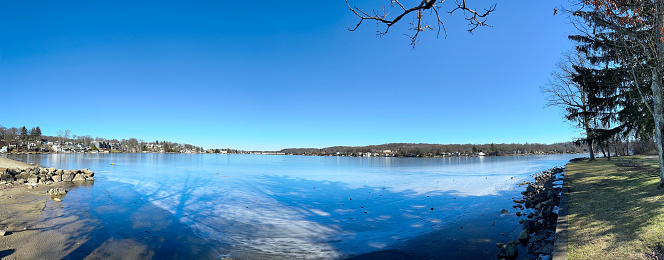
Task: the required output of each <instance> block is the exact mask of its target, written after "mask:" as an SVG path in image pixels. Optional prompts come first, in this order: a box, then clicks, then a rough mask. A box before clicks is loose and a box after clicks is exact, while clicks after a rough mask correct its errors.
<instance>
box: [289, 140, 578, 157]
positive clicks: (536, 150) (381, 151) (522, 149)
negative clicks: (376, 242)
mask: <svg viewBox="0 0 664 260" xmlns="http://www.w3.org/2000/svg"><path fill="white" fill-rule="evenodd" d="M280 152H283V153H286V154H296V155H346V156H396V157H436V156H477V155H488V156H491V155H495V156H502V155H529V154H561V153H582V152H584V149H583V148H582V147H579V146H576V145H574V144H573V143H572V142H565V143H555V144H528V143H526V144H422V143H420V144H412V143H390V144H381V145H369V146H333V147H327V148H320V149H319V148H287V149H283V150H281V151H280Z"/></svg>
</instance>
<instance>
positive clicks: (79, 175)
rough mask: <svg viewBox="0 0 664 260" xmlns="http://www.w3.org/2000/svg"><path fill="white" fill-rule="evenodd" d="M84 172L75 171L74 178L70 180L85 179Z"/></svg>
mask: <svg viewBox="0 0 664 260" xmlns="http://www.w3.org/2000/svg"><path fill="white" fill-rule="evenodd" d="M85 178H86V177H85V174H83V173H77V174H76V176H74V179H72V181H85Z"/></svg>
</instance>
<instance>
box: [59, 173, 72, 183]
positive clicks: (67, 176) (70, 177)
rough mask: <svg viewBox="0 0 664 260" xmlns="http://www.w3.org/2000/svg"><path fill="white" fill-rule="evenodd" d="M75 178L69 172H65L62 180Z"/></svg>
mask: <svg viewBox="0 0 664 260" xmlns="http://www.w3.org/2000/svg"><path fill="white" fill-rule="evenodd" d="M73 179H74V176H73V175H71V174H69V173H63V174H62V181H72V180H73Z"/></svg>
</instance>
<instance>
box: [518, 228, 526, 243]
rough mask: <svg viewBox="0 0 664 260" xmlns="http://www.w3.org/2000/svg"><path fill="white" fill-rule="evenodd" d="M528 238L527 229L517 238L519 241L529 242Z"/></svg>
mask: <svg viewBox="0 0 664 260" xmlns="http://www.w3.org/2000/svg"><path fill="white" fill-rule="evenodd" d="M528 238H529V232H528V230H527V229H524V230H521V233H519V236H518V237H517V239H518V240H519V241H528Z"/></svg>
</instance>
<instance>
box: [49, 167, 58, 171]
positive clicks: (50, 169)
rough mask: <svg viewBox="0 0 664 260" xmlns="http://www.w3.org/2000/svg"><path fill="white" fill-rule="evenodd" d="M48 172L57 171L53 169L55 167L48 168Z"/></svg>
mask: <svg viewBox="0 0 664 260" xmlns="http://www.w3.org/2000/svg"><path fill="white" fill-rule="evenodd" d="M48 171H49V172H55V171H57V170H56V169H55V167H51V168H48Z"/></svg>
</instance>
